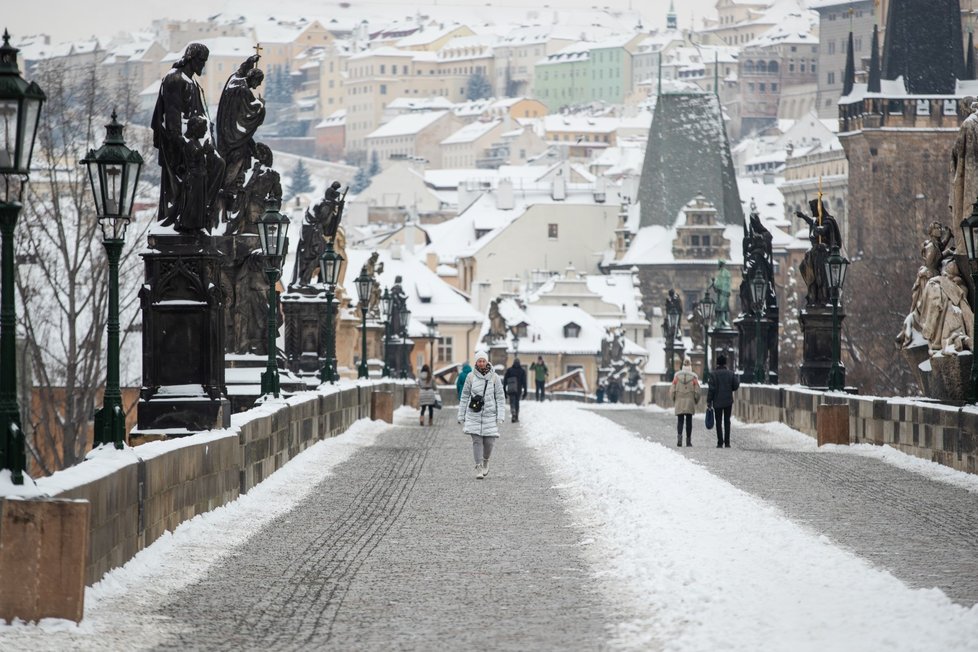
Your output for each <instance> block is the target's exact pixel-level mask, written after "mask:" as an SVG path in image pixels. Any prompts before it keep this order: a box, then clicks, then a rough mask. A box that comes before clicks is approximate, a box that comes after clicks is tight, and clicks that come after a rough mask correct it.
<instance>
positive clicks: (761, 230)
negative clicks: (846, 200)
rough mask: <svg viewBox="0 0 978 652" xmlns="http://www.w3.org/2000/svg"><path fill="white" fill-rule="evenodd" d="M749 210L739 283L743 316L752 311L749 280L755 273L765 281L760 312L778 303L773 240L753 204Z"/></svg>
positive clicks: (770, 308) (772, 307) (774, 307)
mask: <svg viewBox="0 0 978 652" xmlns="http://www.w3.org/2000/svg"><path fill="white" fill-rule="evenodd" d="M751 209H752V210H751V213H750V217H749V219H748V220H747V228H746V229H745V231H744V241H743V251H744V270H743V274H742V276H743V278H742V279H741V283H740V308H741V312H742V313H744V314H746V313H750V312H753V310H754V309H753V303H754V302H753V298H752V296H751V290H750V280H751V277H752V276H753V275H754V273H755V271H760V272H761V273H762V274H764V278H765V279H767V298H766V300H765V305H764V308H763V309H762V310H765V311H767V310H772V309H776V308H777V301H778V299H777V294H776V293H775V291H774V249H773V245H772V241H773V239H774V238H773V236H772V235H771V232H770V231H769V230H768V229H767V227H765V226H764V224H763V223H762V222H761V217H760V215H759V214H758V213H757V206H756V205H755V204H754V203H753V202H751ZM806 217H807V216H806Z"/></svg>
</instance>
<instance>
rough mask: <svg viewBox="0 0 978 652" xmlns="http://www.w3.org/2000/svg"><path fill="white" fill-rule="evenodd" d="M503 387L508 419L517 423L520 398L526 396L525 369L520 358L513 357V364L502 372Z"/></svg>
mask: <svg viewBox="0 0 978 652" xmlns="http://www.w3.org/2000/svg"><path fill="white" fill-rule="evenodd" d="M503 388H504V389H505V390H506V396H508V397H509V407H510V420H511V421H512V422H513V423H518V422H519V420H520V398H526V369H524V368H523V367H522V365H520V359H519V358H514V359H513V366H512V367H510V368H509V369H507V370H506V373H505V374H503Z"/></svg>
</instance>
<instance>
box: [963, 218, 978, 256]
mask: <svg viewBox="0 0 978 652" xmlns="http://www.w3.org/2000/svg"><path fill="white" fill-rule="evenodd" d="M970 222H971V220H965V222H964V224H963V225H962V226H961V231H962V232H963V233H964V245H965V248H966V249H967V250H968V260H975V251H978V248H976V247H975V238H976V237H978V228H975V227H974V226H972V225H971V223H970Z"/></svg>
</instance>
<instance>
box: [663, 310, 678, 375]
mask: <svg viewBox="0 0 978 652" xmlns="http://www.w3.org/2000/svg"><path fill="white" fill-rule="evenodd" d="M666 326H667V328H668V329H669V332H668V333H666V339H668V340H669V341H668V343H667V344H668V351H669V368H668V369H667V370H666V380H667V381H669V382H670V383H671V382H672V379H673V378H675V376H676V365H675V361H674V360H673V356H674V354H675V352H676V330H677V329H678V328H679V309H678V308H676V306H674V305H670V306H669V308H668V309H667V310H666Z"/></svg>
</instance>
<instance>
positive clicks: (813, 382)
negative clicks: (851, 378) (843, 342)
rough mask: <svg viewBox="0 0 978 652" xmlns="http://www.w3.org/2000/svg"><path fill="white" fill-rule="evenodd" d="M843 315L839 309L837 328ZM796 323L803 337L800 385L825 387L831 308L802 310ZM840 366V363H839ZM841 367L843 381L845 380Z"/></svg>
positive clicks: (829, 346) (828, 355)
mask: <svg viewBox="0 0 978 652" xmlns="http://www.w3.org/2000/svg"><path fill="white" fill-rule="evenodd" d="M844 319H845V314H844V313H843V312H842V309H841V308H840V309H839V328H840V329H841V328H842V322H843V320H844ZM798 321H799V322H800V323H801V330H802V333H803V335H804V347H803V357H802V363H801V384H802V385H805V386H806V387H827V386H828V384H829V370H830V369H831V368H832V346H833V342H832V307H831V306H825V307H817V308H813V307H808V308H804V309H802V311H801V313H800V315H799V317H798ZM840 364H841V363H840ZM844 374H845V367H843V380H844V379H845V375H844Z"/></svg>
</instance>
